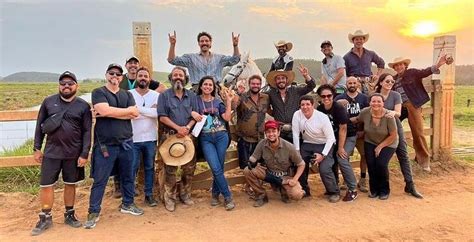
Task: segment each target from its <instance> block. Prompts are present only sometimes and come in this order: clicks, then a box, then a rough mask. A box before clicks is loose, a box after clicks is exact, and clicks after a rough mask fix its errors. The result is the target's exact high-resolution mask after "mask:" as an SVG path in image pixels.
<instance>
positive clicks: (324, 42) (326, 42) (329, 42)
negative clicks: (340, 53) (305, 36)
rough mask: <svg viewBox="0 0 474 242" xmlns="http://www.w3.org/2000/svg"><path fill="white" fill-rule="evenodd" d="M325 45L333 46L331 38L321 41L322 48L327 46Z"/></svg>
mask: <svg viewBox="0 0 474 242" xmlns="http://www.w3.org/2000/svg"><path fill="white" fill-rule="evenodd" d="M325 45H329V46H331V47H332V44H331V41H329V40H325V41H323V43H321V48H323V46H325Z"/></svg>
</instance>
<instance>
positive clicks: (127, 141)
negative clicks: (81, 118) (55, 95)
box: [84, 63, 143, 229]
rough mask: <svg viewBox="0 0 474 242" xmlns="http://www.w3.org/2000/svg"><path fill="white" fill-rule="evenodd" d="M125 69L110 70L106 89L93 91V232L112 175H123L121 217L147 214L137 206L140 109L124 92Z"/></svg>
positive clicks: (89, 226)
mask: <svg viewBox="0 0 474 242" xmlns="http://www.w3.org/2000/svg"><path fill="white" fill-rule="evenodd" d="M122 73H123V69H122V67H121V66H120V65H119V64H115V63H113V64H110V65H109V66H108V67H107V71H106V73H105V78H106V79H107V83H106V84H105V86H103V87H99V88H96V89H94V90H93V91H92V104H93V106H94V113H95V116H96V123H95V127H94V134H95V137H94V148H93V151H92V165H91V177H92V178H93V179H94V183H93V184H92V188H91V194H90V201H89V215H88V216H87V221H86V223H85V224H84V227H85V228H86V229H92V228H94V227H95V226H96V223H97V221H99V214H100V211H101V204H102V198H103V197H104V192H105V187H106V186H107V182H108V180H109V177H110V175H113V174H112V173H113V171H114V167H116V169H115V171H116V172H118V173H119V174H120V184H121V192H122V204H121V205H120V207H119V211H120V212H121V213H128V214H132V215H142V214H143V210H142V209H141V208H138V207H137V206H136V205H135V203H134V195H135V185H134V179H133V178H134V175H133V174H134V171H133V150H132V149H133V140H132V136H133V132H132V122H131V120H132V119H135V118H137V117H138V115H139V113H138V109H137V107H136V105H135V100H134V99H133V96H132V94H131V93H130V92H128V91H125V90H123V89H120V87H119V84H120V81H121V80H122V75H123V74H122Z"/></svg>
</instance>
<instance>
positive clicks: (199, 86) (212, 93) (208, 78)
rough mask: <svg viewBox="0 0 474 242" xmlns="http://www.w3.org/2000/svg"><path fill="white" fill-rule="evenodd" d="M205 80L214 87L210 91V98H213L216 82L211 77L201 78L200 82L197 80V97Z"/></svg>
mask: <svg viewBox="0 0 474 242" xmlns="http://www.w3.org/2000/svg"><path fill="white" fill-rule="evenodd" d="M205 80H211V81H212V85H213V86H214V88H213V89H212V92H211V96H213V97H215V96H216V89H217V87H216V81H215V80H214V77H212V76H204V77H203V78H201V80H199V84H198V89H197V90H198V91H197V95H202V90H201V87H202V84H204V81H205Z"/></svg>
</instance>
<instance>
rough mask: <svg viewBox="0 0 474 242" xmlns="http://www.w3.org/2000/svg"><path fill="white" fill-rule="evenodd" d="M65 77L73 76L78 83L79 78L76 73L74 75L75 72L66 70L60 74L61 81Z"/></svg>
mask: <svg viewBox="0 0 474 242" xmlns="http://www.w3.org/2000/svg"><path fill="white" fill-rule="evenodd" d="M64 77H69V78H71V79H72V80H73V81H74V82H75V83H77V78H76V75H74V73H72V72H70V71H65V72H63V74H61V75H60V76H59V80H60V81H61V80H62V79H63V78H64Z"/></svg>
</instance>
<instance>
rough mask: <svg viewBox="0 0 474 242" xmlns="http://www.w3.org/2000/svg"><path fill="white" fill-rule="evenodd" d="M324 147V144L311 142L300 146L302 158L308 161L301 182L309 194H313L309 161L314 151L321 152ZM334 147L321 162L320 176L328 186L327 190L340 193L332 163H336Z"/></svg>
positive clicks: (326, 186)
mask: <svg viewBox="0 0 474 242" xmlns="http://www.w3.org/2000/svg"><path fill="white" fill-rule="evenodd" d="M323 149H324V144H311V143H302V144H301V146H300V154H301V158H303V160H304V162H305V163H306V165H305V168H304V171H303V174H301V176H300V179H299V182H300V183H301V186H302V187H303V190H304V191H305V192H306V194H307V195H311V189H310V188H309V184H308V175H309V163H310V162H311V159H312V158H313V154H314V153H321V152H322V151H323ZM333 149H334V147H333V148H331V150H330V151H329V153H328V155H327V156H326V158H324V160H323V161H321V163H319V165H318V166H319V176H320V177H321V180H322V181H323V185H324V187H325V188H326V191H327V192H328V193H330V194H339V187H337V184H336V178H335V177H334V173H333V171H332V165H333V164H334V158H333V156H332V153H333V151H332V150H333ZM315 165H316V164H315Z"/></svg>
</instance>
